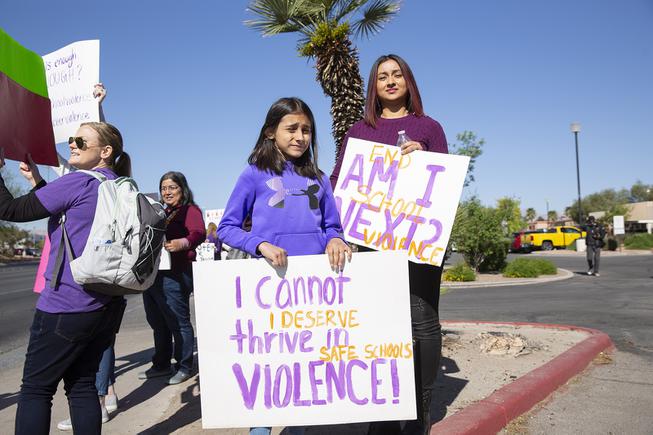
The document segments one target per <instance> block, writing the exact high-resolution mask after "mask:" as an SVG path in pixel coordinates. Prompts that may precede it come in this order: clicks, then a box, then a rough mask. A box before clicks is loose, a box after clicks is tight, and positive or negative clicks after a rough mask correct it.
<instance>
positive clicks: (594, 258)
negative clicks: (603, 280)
mask: <svg viewBox="0 0 653 435" xmlns="http://www.w3.org/2000/svg"><path fill="white" fill-rule="evenodd" d="M600 262H601V248H600V247H599V246H596V245H587V265H588V266H589V271H590V272H592V273H599V263H600Z"/></svg>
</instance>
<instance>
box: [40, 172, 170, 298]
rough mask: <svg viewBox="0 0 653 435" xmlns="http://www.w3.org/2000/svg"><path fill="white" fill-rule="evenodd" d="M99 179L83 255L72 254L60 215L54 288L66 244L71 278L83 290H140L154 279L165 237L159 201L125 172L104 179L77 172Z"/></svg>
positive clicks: (115, 293)
mask: <svg viewBox="0 0 653 435" xmlns="http://www.w3.org/2000/svg"><path fill="white" fill-rule="evenodd" d="M77 172H83V173H85V174H88V175H90V176H92V177H94V178H96V179H97V180H99V181H100V186H99V187H98V200H97V207H96V209H95V216H94V218H93V225H92V226H91V232H90V234H89V236H88V240H87V241H86V246H85V247H84V251H83V252H82V254H81V255H80V256H79V257H77V258H74V256H73V253H72V249H71V246H70V239H69V238H68V233H67V232H66V226H65V222H66V215H65V214H62V215H61V221H60V222H61V229H62V231H61V243H60V244H59V252H58V254H57V260H56V263H55V266H54V269H53V272H52V282H53V283H54V284H53V287H54V286H55V285H56V284H57V283H58V277H59V274H60V270H61V263H62V262H63V249H64V247H65V249H66V253H67V255H68V258H69V259H70V270H71V271H72V275H73V279H74V280H75V282H77V283H78V284H81V285H82V286H83V287H84V288H85V289H87V290H91V291H95V292H98V293H103V294H107V295H111V296H118V295H124V294H128V293H140V292H143V291H145V290H147V289H148V288H149V287H150V286H151V285H152V284H153V283H154V279H155V277H156V273H157V270H158V268H159V260H160V254H161V247H162V245H163V239H164V236H165V227H166V222H165V219H166V214H165V211H164V210H163V206H162V205H161V204H159V203H158V202H156V201H154V200H153V199H151V198H148V197H147V196H145V195H143V194H142V193H140V192H139V191H138V186H137V185H136V182H135V181H134V180H133V179H132V178H129V177H120V178H118V179H116V180H107V178H106V177H105V176H104V175H102V174H101V173H99V172H95V171H82V170H80V171H77Z"/></svg>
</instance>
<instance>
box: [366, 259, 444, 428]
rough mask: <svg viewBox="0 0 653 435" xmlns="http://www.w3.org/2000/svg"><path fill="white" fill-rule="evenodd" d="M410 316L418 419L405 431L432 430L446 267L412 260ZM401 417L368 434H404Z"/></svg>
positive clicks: (376, 425)
mask: <svg viewBox="0 0 653 435" xmlns="http://www.w3.org/2000/svg"><path fill="white" fill-rule="evenodd" d="M408 276H409V283H410V317H411V325H412V330H413V361H414V365H415V393H416V398H415V399H416V403H417V420H415V421H410V422H407V423H406V425H405V427H404V430H403V433H404V434H428V433H429V430H430V427H431V418H430V412H429V410H430V407H431V389H432V388H433V384H434V383H435V379H436V377H437V374H438V369H439V368H440V356H441V350H442V333H441V330H442V328H441V326H440V319H439V315H438V309H439V304H440V280H441V278H442V268H440V267H435V266H431V265H429V264H416V263H411V262H409V263H408ZM400 433H402V431H401V424H400V422H398V421H380V422H372V423H370V427H369V431H368V434H374V435H376V434H378V435H391V434H400Z"/></svg>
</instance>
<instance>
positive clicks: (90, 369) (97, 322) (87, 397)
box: [15, 298, 121, 435]
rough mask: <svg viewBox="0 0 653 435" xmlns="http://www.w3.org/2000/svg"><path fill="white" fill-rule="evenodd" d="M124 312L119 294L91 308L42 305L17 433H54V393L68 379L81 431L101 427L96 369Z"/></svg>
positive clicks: (35, 323) (28, 358) (75, 424)
mask: <svg viewBox="0 0 653 435" xmlns="http://www.w3.org/2000/svg"><path fill="white" fill-rule="evenodd" d="M120 313H121V301H120V299H118V298H116V299H114V300H112V301H111V302H110V303H109V304H107V305H106V306H104V307H103V308H101V309H99V310H96V311H91V312H88V313H69V314H51V313H46V312H44V311H41V310H38V309H37V310H36V312H35V313H34V321H33V323H32V327H31V329H30V338H29V345H28V347H27V355H26V356H25V367H24V368H23V383H22V385H21V387H20V396H19V398H18V409H17V410H16V426H15V433H16V434H19V435H23V434H25V435H27V434H29V435H39V434H47V433H49V431H50V416H51V408H52V397H53V396H54V394H55V393H56V391H57V386H58V385H59V382H60V381H61V380H62V379H63V381H64V389H65V391H66V396H68V407H69V409H70V418H71V420H72V425H73V430H74V431H75V433H83V434H99V433H100V429H101V425H102V414H101V411H100V402H99V401H98V394H97V390H96V388H95V374H96V372H97V371H98V365H99V364H100V359H101V358H102V352H104V350H105V349H106V348H107V347H108V346H109V345H110V344H111V340H112V338H113V336H114V334H115V331H116V328H117V324H118V322H119V320H120Z"/></svg>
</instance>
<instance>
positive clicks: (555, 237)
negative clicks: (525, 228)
mask: <svg viewBox="0 0 653 435" xmlns="http://www.w3.org/2000/svg"><path fill="white" fill-rule="evenodd" d="M585 236H586V233H585V231H582V230H581V229H580V228H577V227H572V226H560V227H553V228H547V229H544V230H538V231H529V232H527V233H525V234H524V236H522V246H524V247H525V248H527V249H529V250H534V249H541V250H543V251H551V250H552V249H555V248H566V247H567V246H569V245H571V244H572V243H573V242H574V241H575V240H576V239H578V238H581V237H582V238H585Z"/></svg>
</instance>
